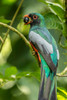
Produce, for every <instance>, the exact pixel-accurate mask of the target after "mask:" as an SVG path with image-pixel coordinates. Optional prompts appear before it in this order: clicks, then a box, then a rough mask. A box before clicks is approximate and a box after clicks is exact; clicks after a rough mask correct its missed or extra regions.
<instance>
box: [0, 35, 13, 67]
mask: <svg viewBox="0 0 67 100" xmlns="http://www.w3.org/2000/svg"><path fill="white" fill-rule="evenodd" d="M11 51H12V47H11V41H10V37H9V35H8V37H7V38H6V40H5V43H4V44H3V47H2V50H1V52H0V59H1V60H0V65H1V64H3V63H5V62H6V60H7V58H8V57H9V55H10V53H11Z"/></svg>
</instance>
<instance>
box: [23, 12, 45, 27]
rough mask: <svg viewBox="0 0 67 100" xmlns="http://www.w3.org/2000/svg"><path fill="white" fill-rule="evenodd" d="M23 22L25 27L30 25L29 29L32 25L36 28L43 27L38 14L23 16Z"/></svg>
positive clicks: (41, 19)
mask: <svg viewBox="0 0 67 100" xmlns="http://www.w3.org/2000/svg"><path fill="white" fill-rule="evenodd" d="M23 20H24V23H25V24H27V25H28V24H30V25H31V27H32V26H34V25H36V26H42V25H45V22H44V17H43V16H42V15H41V14H39V13H31V14H28V15H24V17H23Z"/></svg>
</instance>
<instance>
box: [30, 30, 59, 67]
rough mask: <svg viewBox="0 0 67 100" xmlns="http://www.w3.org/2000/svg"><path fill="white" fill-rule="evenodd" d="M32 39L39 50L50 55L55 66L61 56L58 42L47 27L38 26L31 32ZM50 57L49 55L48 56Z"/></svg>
mask: <svg viewBox="0 0 67 100" xmlns="http://www.w3.org/2000/svg"><path fill="white" fill-rule="evenodd" d="M29 39H30V41H31V42H32V43H33V44H34V45H35V47H36V48H37V49H38V51H39V52H40V51H41V52H40V54H41V53H43V54H48V55H50V57H51V59H52V61H53V63H54V64H55V66H56V65H57V61H58V58H59V53H58V49H57V45H56V42H55V40H54V38H53V37H52V35H51V34H50V33H49V31H48V30H47V29H46V28H36V29H33V30H31V31H30V33H29ZM48 57H49V56H48Z"/></svg>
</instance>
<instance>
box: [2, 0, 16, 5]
mask: <svg viewBox="0 0 67 100" xmlns="http://www.w3.org/2000/svg"><path fill="white" fill-rule="evenodd" d="M16 1H17V0H2V3H3V4H13V3H15V2H16Z"/></svg>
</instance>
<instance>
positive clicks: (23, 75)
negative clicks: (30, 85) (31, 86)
mask: <svg viewBox="0 0 67 100" xmlns="http://www.w3.org/2000/svg"><path fill="white" fill-rule="evenodd" d="M30 76H32V75H31V72H20V73H18V74H17V75H16V78H21V77H30Z"/></svg>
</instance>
